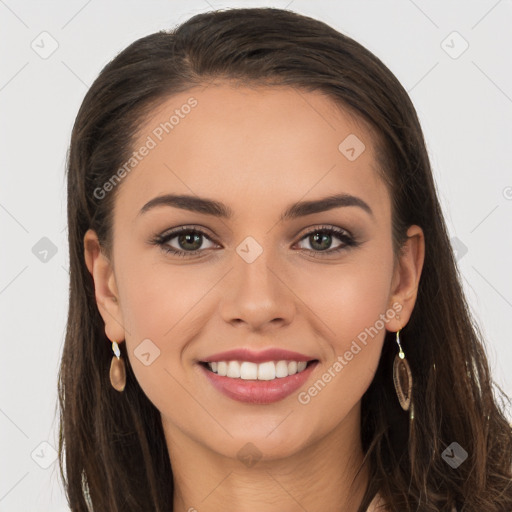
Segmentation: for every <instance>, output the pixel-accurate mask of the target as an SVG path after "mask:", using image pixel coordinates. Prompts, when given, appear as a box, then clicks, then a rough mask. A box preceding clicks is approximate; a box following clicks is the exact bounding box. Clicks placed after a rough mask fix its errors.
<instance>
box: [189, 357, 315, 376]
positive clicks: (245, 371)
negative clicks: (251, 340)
mask: <svg viewBox="0 0 512 512" xmlns="http://www.w3.org/2000/svg"><path fill="white" fill-rule="evenodd" d="M317 362H318V359H312V360H311V361H288V360H279V361H265V362H263V363H253V362H250V361H234V360H233V361H216V362H205V361H202V362H200V363H199V364H200V365H202V366H203V367H205V368H206V369H207V370H208V371H210V372H212V373H214V374H216V375H218V376H219V377H228V378H230V379H239V380H253V381H259V380H261V381H270V380H277V379H282V378H285V377H289V376H291V375H295V374H298V373H302V372H303V371H304V370H306V368H308V367H309V366H311V365H312V364H315V363H317Z"/></svg>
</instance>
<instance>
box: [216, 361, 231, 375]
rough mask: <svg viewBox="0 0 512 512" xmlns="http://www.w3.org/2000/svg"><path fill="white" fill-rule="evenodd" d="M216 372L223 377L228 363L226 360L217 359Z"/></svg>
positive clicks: (226, 371)
mask: <svg viewBox="0 0 512 512" xmlns="http://www.w3.org/2000/svg"><path fill="white" fill-rule="evenodd" d="M217 373H218V374H219V375H220V376H221V377H225V376H226V375H227V373H228V363H226V361H219V362H218V363H217Z"/></svg>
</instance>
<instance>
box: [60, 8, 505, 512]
mask: <svg viewBox="0 0 512 512" xmlns="http://www.w3.org/2000/svg"><path fill="white" fill-rule="evenodd" d="M68 222H69V244H70V274H71V285H70V310H69V318H68V325H67V335H66V342H65V347H64V353H63V358H62V365H61V371H60V381H59V394H60V408H61V435H60V443H59V452H60V455H61V460H60V462H61V473H62V477H63V478H64V480H65V484H66V490H67V493H68V497H69V501H70V504H71V507H72V510H74V511H85V510H90V509H92V510H109V511H121V510H122V511H139V510H140V511H142V510H144V511H146V510H152V511H155V510H157V511H169V510H173V511H178V510H179V511H189V512H191V511H194V510H197V511H199V512H202V511H218V510H223V511H226V510H228V511H230V510H233V511H235V510H236V511H237V512H240V511H254V510H258V511H261V510H265V511H279V512H283V511H295V510H307V511H309V512H314V511H341V510H343V511H346V512H352V511H354V512H356V511H357V512H364V511H383V510H387V511H399V512H405V511H413V510H414V511H425V512H426V511H451V510H457V511H459V512H461V511H483V510H485V511H486V512H493V511H496V512H497V511H510V510H512V486H511V477H512V471H511V461H512V435H511V427H510V425H509V424H508V422H507V420H506V417H505V415H504V412H503V411H502V410H500V407H499V406H498V403H497V401H496V399H495V397H494V389H493V384H492V379H491V376H490V373H489V366H488V362H487V360H486V356H485V352H484V349H483V344H482V339H481V335H480V333H479V331H478V328H477V327H476V326H475V324H474V322H473V320H472V318H471V317H470V314H469V312H468V308H467V305H466V302H465V299H464V296H463V292H462V288H461V285H460V280H459V276H458V273H457V268H456V265H455V261H454V257H453V253H452V250H451V247H450V243H449V239H448V236H447V230H446V226H445V223H444V220H443V217H442V212H441V208H440V206H439V202H438V199H437V197H436V191H435V186H434V182H433V179H432V173H431V169H430V164H429V160H428V156H427V152H426V149H425V143H424V140H423V135H422V131H421V128H420V125H419V122H418V119H417V116H416V113H415V110H414V107H413V105H412V103H411V101H410V99H409V97H408V96H407V94H406V92H405V91H404V89H403V87H402V86H401V85H400V83H399V82H398V81H397V79H396V78H395V77H394V76H393V75H392V73H391V72H390V71H389V70H388V69H387V68H386V67H385V66H384V64H383V63H382V62H381V61H380V60H378V59H377V58H376V57H375V56H374V55H373V54H371V53H370V52H369V51H368V50H366V49H365V48H363V47H362V46H361V45H359V44H358V43H356V42H355V41H353V40H352V39H350V38H348V37H346V36H344V35H342V34H340V33H338V32H337V31H335V30H334V29H332V28H330V27H329V26H327V25H326V24H324V23H322V22H320V21H316V20H314V19H311V18H308V17H305V16H302V15H299V14H296V13H293V12H290V11H284V10H279V9H232V10H227V11H217V12H210V13H205V14H200V15H197V16H194V17H193V18H191V19H190V20H188V21H187V22H186V23H184V24H183V25H181V26H179V27H178V28H177V29H176V30H174V31H172V32H159V33H156V34H152V35H150V36H147V37H144V38H142V39H140V40H138V41H136V42H134V43H133V44H132V45H130V46H129V47H128V48H126V49H125V50H124V51H123V52H121V54H119V55H118V56H117V57H116V58H115V59H113V60H112V61H111V62H110V63H109V64H108V65H107V66H106V67H105V68H104V69H103V71H102V72H101V73H100V75H99V77H98V78H97V80H96V81H95V83H94V84H93V85H92V87H91V89H90V90H89V91H88V93H87V95H86V97H85V99H84V101H83V104H82V106H81V108H80V111H79V113H78V116H77V119H76V122H75V126H74V128H73V133H72V140H71V147H70V152H69V161H68ZM64 448H65V465H66V467H65V469H64Z"/></svg>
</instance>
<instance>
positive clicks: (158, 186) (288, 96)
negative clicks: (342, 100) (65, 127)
mask: <svg viewBox="0 0 512 512" xmlns="http://www.w3.org/2000/svg"><path fill="white" fill-rule="evenodd" d="M144 148H146V149H144ZM133 150H134V151H135V152H136V153H138V154H139V155H138V157H137V161H136V162H134V165H133V166H129V169H128V168H127V169H128V170H129V172H128V173H127V174H128V175H127V176H126V178H124V179H123V182H122V187H121V190H120V191H119V197H118V200H119V202H120V203H121V204H120V207H122V206H123V205H131V208H132V209H133V208H137V211H138V210H139V209H140V208H141V207H142V206H143V204H144V203H145V202H146V201H148V200H149V199H151V198H152V197H154V196H155V195H158V194H163V193H177V194H189V195H190V194H192V195H198V196H201V197H209V198H215V199H219V200H222V201H223V202H226V203H228V204H230V205H231V207H232V209H233V210H235V211H236V210H237V208H240V209H246V208H248V207H250V206H257V205H261V204H262V201H263V202H264V203H266V204H267V206H270V205H271V204H274V203H279V204H288V203H290V202H293V201H297V200H299V199H314V198H315V197H320V196H322V197H323V196H325V195H328V194H329V193H337V192H344V193H350V194H354V195H359V196H365V200H367V201H371V202H374V203H375V202H382V201H385V196H386V191H385V190H384V189H385V187H384V184H383V183H382V182H381V180H380V178H379V177H378V174H377V172H376V167H377V165H378V163H377V162H376V160H375V156H374V147H373V141H372V139H371V134H370V131H369V129H368V127H367V125H366V124H365V123H364V122H362V121H361V120H360V119H358V118H357V117H356V116H353V115H349V114H348V113H347V112H345V111H343V110H341V109H340V108H339V107H337V106H336V104H335V103H334V102H333V100H332V99H330V98H328V97H327V96H325V95H323V94H322V93H320V92H305V91H303V90H299V89H296V88H292V87H275V86H272V87H268V86H267V87H262V86H259V87H246V86H243V87H236V86H234V85H232V84H226V83H220V84H218V83H217V84H210V85H208V86H205V87H197V88H193V89H190V90H188V91H186V92H183V93H179V94H176V95H173V96H172V97H170V98H167V99H166V100H165V101H164V102H163V103H161V104H160V105H159V106H158V107H157V108H155V109H154V110H153V111H152V112H151V113H150V114H149V116H147V117H146V119H145V120H144V122H143V123H142V125H141V128H140V130H139V133H138V137H137V142H136V143H135V144H134V148H133ZM142 153H144V154H143V155H142ZM238 198H239V199H238ZM384 206H385V205H384Z"/></svg>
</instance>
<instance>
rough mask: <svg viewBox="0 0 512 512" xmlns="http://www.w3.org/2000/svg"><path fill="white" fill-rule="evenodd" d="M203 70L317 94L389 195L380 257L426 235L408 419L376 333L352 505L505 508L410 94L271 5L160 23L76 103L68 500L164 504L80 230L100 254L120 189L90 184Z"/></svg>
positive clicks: (143, 415)
mask: <svg viewBox="0 0 512 512" xmlns="http://www.w3.org/2000/svg"><path fill="white" fill-rule="evenodd" d="M218 79H221V80H223V79H226V80H229V81H234V82H237V83H239V84H242V85H243V84H249V85H257V84H266V85H276V86H277V85H280V86H281V85H284V86H289V87H294V88H296V90H298V91H320V92H322V93H324V94H326V95H327V96H328V97H329V98H330V99H331V100H332V101H333V102H334V104H336V105H338V106H339V107H340V108H342V109H343V110H344V111H345V112H348V113H351V114H352V115H355V116H357V117H358V118H359V119H360V120H362V121H363V122H365V123H367V125H368V126H370V127H371V129H372V133H373V134H374V139H375V140H374V141H373V142H374V144H375V147H376V150H377V154H378V160H379V162H378V164H379V169H380V170H381V173H382V177H383V178H384V179H385V181H386V183H387V186H388V187H389V191H390V194H391V197H392V221H393V241H394V249H395V251H399V249H400V247H401V244H402V243H403V241H404V240H405V236H406V235H405V233H406V230H407V227H408V226H410V225H412V224H417V225H419V226H421V228H422V229H423V231H424V234H425V241H426V254H425V261H424V266H423V271H422V276H421V280H420V283H419V289H418V297H417V302H416V306H415V308H414V311H413V313H412V316H411V318H410V321H409V323H408V325H407V326H406V327H405V328H404V329H403V331H402V333H401V334H402V346H403V348H404V351H405V353H406V356H407V359H408V361H409V363H410V365H411V369H412V375H413V378H414V388H413V397H414V409H415V418H414V420H413V421H412V423H410V420H409V416H408V414H407V413H405V412H404V411H402V409H401V408H400V406H399V405H398V401H397V399H396V394H395V391H394V388H393V378H392V372H391V368H392V362H393V358H394V356H395V354H396V343H395V340H394V337H393V333H389V332H388V333H386V339H385V342H384V346H383V350H382V355H381V359H380V364H379V367H378V370H377V372H376V375H375V378H374V380H373V382H372V384H371V385H370V387H369V389H368V390H367V392H366V393H365V394H364V396H363V398H362V418H361V436H362V442H363V448H364V450H365V464H368V467H369V468H370V479H369V484H368V487H367V489H366V493H365V495H364V498H363V502H362V503H361V506H360V507H359V512H364V511H365V510H366V508H367V506H368V505H369V503H370V501H371V499H372V497H373V496H374V495H375V494H376V492H380V494H381V495H382V496H383V498H384V500H385V501H386V503H387V504H388V506H389V508H390V510H393V511H398V512H408V511H425V512H430V511H431V512H438V511H445V510H446V511H450V510H451V509H452V507H453V506H455V507H457V510H458V512H462V511H474V512H476V511H478V512H482V511H485V512H498V511H500V512H501V511H511V510H512V486H511V479H512V431H511V426H510V424H509V423H508V421H507V419H506V416H505V412H504V409H505V402H504V401H503V399H506V396H505V395H504V394H502V395H501V396H502V401H501V402H500V403H498V398H497V397H498V393H496V391H498V390H499V388H497V386H496V385H495V384H494V383H493V381H492V379H491V375H490V370H489V366H488V362H487V359H486V354H485V352H484V348H483V341H482V335H481V333H480V331H479V329H478V326H477V325H476V324H475V322H474V320H473V319H472V317H471V315H470V313H469V310H468V306H467V303H466V300H465V298H464V295H463V291H462V287H461V278H460V275H459V273H458V269H457V266H456V263H455V259H454V254H453V252H452V248H451V245H450V241H449V238H448V235H447V229H446V225H445V222H444V219H443V216H442V211H441V208H440V205H439V202H438V199H437V196H436V190H435V185H434V181H433V178H432V172H431V168H430V163H429V159H428V155H427V151H426V148H425V142H424V139H423V134H422V131H421V127H420V124H419V121H418V118H417V115H416V112H415V109H414V107H413V105H412V103H411V100H410V98H409V97H408V95H407V93H406V92H405V90H404V88H403V87H402V86H401V84H400V83H399V82H398V80H397V79H396V78H395V76H394V75H393V74H392V73H391V71H390V70H389V69H388V68H387V67H386V66H385V65H384V64H383V63H382V62H381V61H380V60H379V59H378V58H377V57H375V56H374V55H373V54H372V53H371V52H369V51H368V50H367V49H365V48H364V47H363V46H361V45H360V44H358V43H357V42H356V41H354V40H352V39H350V38H349V37H347V36H345V35H343V34H340V33H339V32H337V31H336V30H334V29H333V28H331V27H329V26H328V25H326V24H325V23H322V22H320V21H317V20H314V19H312V18H309V17H306V16H303V15H299V14H297V13H293V12H291V11H285V10H280V9H274V8H261V9H260V8H254V9H252V8H251V9H228V10H221V11H214V12H208V13H204V14H199V15H196V16H194V17H193V18H191V19H189V20H188V21H187V22H185V23H184V24H182V25H181V26H179V27H177V28H176V29H175V30H173V31H161V32H157V33H155V34H151V35H149V36H147V37H143V38H141V39H139V40H137V41H135V42H134V43H133V44H131V45H130V46H128V47H127V48H126V49H125V50H124V51H122V52H121V53H120V54H119V55H117V56H116V57H115V58H114V59H113V60H112V61H111V62H110V63H109V64H108V65H107V66H105V68H104V69H103V70H102V71H101V73H100V74H99V76H98V78H97V79H96V81H95V82H94V84H93V85H92V87H91V88H90V90H89V91H88V92H87V94H86V96H85V98H84V101H83V103H82V105H81V108H80V110H79V112H78V115H77V117H76V121H75V124H74V127H73V131H72V136H71V145H70V150H69V154H68V164H67V179H68V189H67V191H68V210H67V211H68V225H69V251H70V292H69V314H68V322H67V332H66V340H65V345H64V350H63V355H62V362H61V367H60V372H59V406H60V436H59V455H60V459H59V463H60V470H61V476H62V478H63V480H64V484H65V488H66V492H67V496H68V499H69V502H70V505H71V509H72V510H73V511H75V512H78V511H87V510H91V509H92V510H94V511H101V512H103V511H107V510H108V511H109V512H117V511H132V512H135V511H148V510H153V511H159V512H163V511H170V510H172V505H173V485H172V482H173V475H172V470H171V464H170V460H169V454H168V451H167V447H166V443H165V439H164V434H163V429H162V424H161V419H160V413H159V411H158V410H157V409H156V408H155V407H154V406H153V404H152V403H151V402H150V401H149V399H148V398H147V397H146V395H145V394H144V392H143V390H142V389H141V387H140V386H139V385H138V383H137V380H136V378H135V376H134V374H133V371H132V369H131V367H130V364H129V360H128V358H127V356H126V352H125V351H126V348H125V347H124V345H125V344H121V351H122V356H123V357H124V360H125V364H126V366H127V384H126V388H125V391H124V393H118V392H116V391H115V390H114V389H113V388H112V387H111V385H110V381H109V377H108V374H109V365H110V361H111V358H112V351H111V345H110V343H109V340H108V339H107V338H106V336H105V332H104V324H103V321H102V318H101V316H100V314H99V311H98V308H97V305H96V301H95V294H94V283H93V280H92V277H91V275H90V274H89V272H88V270H87V268H86V266H85V262H84V243H83V238H84V234H85V232H86V231H87V229H89V228H91V229H94V230H95V231H96V233H97V234H98V237H99V240H100V244H101V246H102V249H103V250H104V251H105V253H106V254H107V255H109V254H110V250H111V246H112V229H111V228H112V211H113V206H114V201H115V197H116V192H117V190H118V189H119V186H122V183H121V184H120V185H119V186H117V187H115V188H114V190H112V191H111V192H109V193H108V194H107V195H106V196H105V197H102V198H101V199H98V197H97V194H96V195H95V193H94V191H95V190H97V189H98V188H101V187H102V186H103V184H104V183H106V182H107V181H108V180H109V179H110V178H111V177H112V175H113V173H114V172H115V170H116V169H119V168H120V166H121V165H122V164H123V162H126V161H127V159H128V158H129V157H130V154H131V152H132V151H133V143H134V140H135V138H136V137H137V135H138V132H137V130H138V127H139V126H140V125H141V123H142V121H143V120H144V119H145V116H147V115H148V114H149V113H150V112H151V111H152V109H154V107H155V105H157V104H158V103H159V102H162V101H164V100H166V99H167V98H169V97H170V96H171V95H173V94H176V93H178V92H183V91H186V90H188V89H191V88H192V87H195V86H200V85H205V84H207V83H208V82H209V81H211V80H218ZM495 393H496V394H495ZM452 442H457V443H458V444H459V445H460V446H461V447H463V448H464V449H465V450H466V451H467V453H468V459H467V460H466V461H465V462H464V463H462V464H461V465H460V466H459V467H458V468H457V469H453V468H452V467H450V466H449V465H448V464H447V463H446V462H445V460H444V459H443V457H442V453H443V451H444V450H445V449H446V448H447V447H448V446H449V445H450V444H451V443H452ZM64 463H65V467H64ZM89 507H90V508H89Z"/></svg>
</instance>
